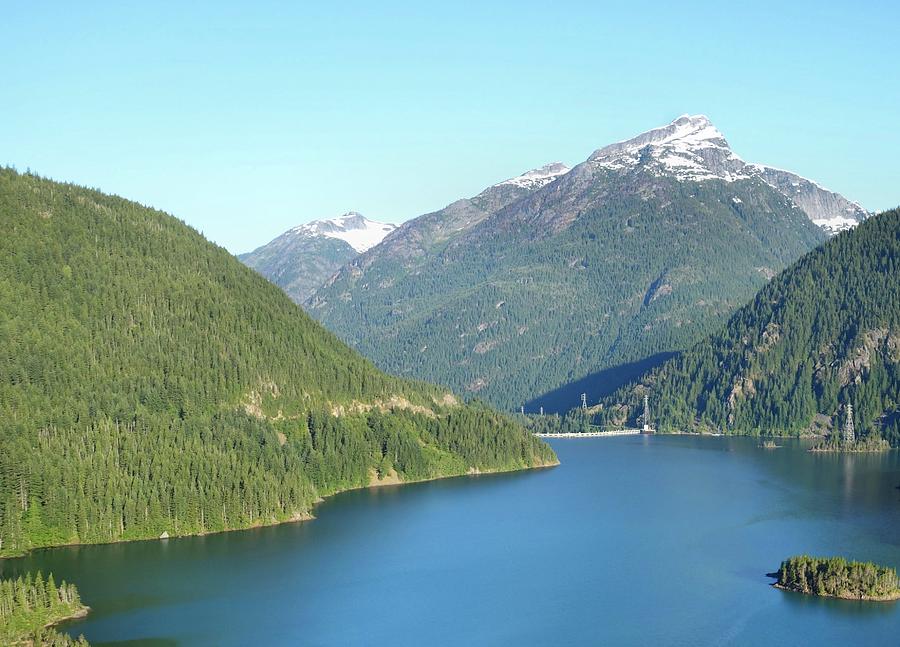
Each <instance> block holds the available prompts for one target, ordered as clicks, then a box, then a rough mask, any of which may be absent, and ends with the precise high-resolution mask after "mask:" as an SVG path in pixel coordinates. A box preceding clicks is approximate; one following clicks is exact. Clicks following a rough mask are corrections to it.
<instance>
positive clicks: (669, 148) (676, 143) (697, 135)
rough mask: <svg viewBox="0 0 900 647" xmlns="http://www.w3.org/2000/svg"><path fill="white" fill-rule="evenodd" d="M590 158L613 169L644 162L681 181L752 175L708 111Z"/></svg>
mask: <svg viewBox="0 0 900 647" xmlns="http://www.w3.org/2000/svg"><path fill="white" fill-rule="evenodd" d="M588 161H589V162H591V163H593V164H594V165H595V166H597V167H599V168H608V169H612V170H622V169H627V168H634V167H637V166H639V165H644V166H645V167H647V168H648V169H649V170H650V171H651V172H653V173H655V174H656V175H672V176H674V177H675V178H676V179H678V180H681V181H695V182H696V181H700V180H709V179H721V180H725V181H727V182H733V181H735V180H740V179H746V178H747V177H748V175H747V174H746V173H744V172H743V167H744V166H746V164H745V163H744V161H743V160H741V159H740V158H739V157H738V156H737V155H735V154H734V153H733V152H732V151H731V149H730V148H729V147H728V142H727V141H726V140H725V136H724V135H723V134H722V133H721V132H719V129H718V128H716V127H715V126H713V124H712V123H711V122H710V121H709V119H708V118H707V117H705V116H704V115H694V116H690V115H682V116H681V117H679V118H678V119H676V120H675V121H673V122H672V123H671V124H669V125H668V126H663V127H661V128H654V129H653V130H649V131H647V132H645V133H642V134H640V135H638V136H637V137H634V138H632V139H628V140H625V141H622V142H618V143H615V144H610V145H609V146H604V147H603V148H601V149H599V150H597V151H594V153H593V154H592V155H591V156H590V158H588Z"/></svg>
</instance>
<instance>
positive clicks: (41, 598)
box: [0, 573, 87, 647]
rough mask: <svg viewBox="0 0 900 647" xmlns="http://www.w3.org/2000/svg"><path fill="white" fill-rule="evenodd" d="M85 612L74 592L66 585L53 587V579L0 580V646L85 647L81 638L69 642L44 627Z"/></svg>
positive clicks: (75, 590) (74, 589)
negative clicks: (71, 646)
mask: <svg viewBox="0 0 900 647" xmlns="http://www.w3.org/2000/svg"><path fill="white" fill-rule="evenodd" d="M86 611H87V607H85V606H84V605H83V604H82V603H81V598H80V596H79V595H78V589H76V588H75V586H74V585H73V584H67V583H66V582H61V583H60V584H59V586H57V584H56V582H55V581H54V579H53V575H50V576H49V577H47V579H44V576H43V575H42V574H41V573H38V574H37V575H35V576H34V577H32V576H31V574H28V575H26V576H25V577H18V578H16V579H5V580H0V645H22V646H23V647H24V646H25V645H38V646H40V647H68V646H70V645H73V646H85V645H87V642H86V641H85V640H84V638H79V639H77V640H72V639H71V638H70V637H69V636H67V635H65V634H61V633H58V632H56V631H54V630H53V629H50V628H48V625H53V624H55V623H57V622H60V621H61V620H64V619H67V618H72V617H75V616H77V615H80V614H82V613H84V612H86Z"/></svg>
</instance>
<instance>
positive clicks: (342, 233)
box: [290, 211, 397, 253]
mask: <svg viewBox="0 0 900 647" xmlns="http://www.w3.org/2000/svg"><path fill="white" fill-rule="evenodd" d="M396 228H397V227H396V225H392V224H390V223H385V222H377V221H375V220H369V219H368V218H366V217H365V216H363V215H362V214H360V213H357V212H356V211H348V212H347V213H345V214H344V215H342V216H339V217H337V218H330V219H328V220H313V221H312V222H308V223H306V224H303V225H300V226H298V227H294V228H293V229H291V231H290V233H292V234H303V235H306V236H325V237H326V238H336V239H338V240H343V241H344V242H345V243H347V244H348V245H350V247H352V248H353V249H355V250H356V251H357V252H359V253H362V252H364V251H366V250H369V249H371V248H372V247H374V246H375V245H377V244H378V243H380V242H381V241H382V240H384V237H385V236H387V235H388V234H389V233H391V232H392V231H394V230H395V229H396Z"/></svg>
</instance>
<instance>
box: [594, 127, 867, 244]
mask: <svg viewBox="0 0 900 647" xmlns="http://www.w3.org/2000/svg"><path fill="white" fill-rule="evenodd" d="M586 164H587V165H590V166H591V167H592V168H594V169H596V170H598V171H600V172H604V171H606V172H609V171H626V172H627V171H629V170H632V169H639V170H642V171H644V172H647V173H650V174H651V175H654V176H657V177H672V178H674V179H676V180H679V181H682V182H687V181H694V182H698V181H703V180H724V181H726V182H735V181H737V180H751V179H755V180H761V181H763V182H765V183H766V184H769V185H770V186H772V187H773V188H774V189H776V190H777V191H778V192H779V193H782V194H783V195H785V196H786V197H788V198H789V199H790V200H792V201H793V202H794V204H795V205H797V207H798V208H800V209H802V210H803V211H804V212H806V214H807V215H808V216H809V218H810V220H812V221H813V222H814V223H815V224H816V225H818V226H819V227H821V228H822V229H824V230H825V231H826V232H827V233H828V234H835V233H838V232H839V231H843V230H844V229H849V228H850V227H853V226H854V225H856V224H857V223H858V222H859V221H861V220H863V219H865V218H866V217H867V216H868V213H867V212H866V211H865V209H863V208H862V207H860V206H859V205H858V204H856V203H855V202H850V201H849V200H847V199H845V198H844V197H843V196H841V195H839V194H837V193H834V192H832V191H828V190H827V189H823V188H822V187H820V186H819V185H818V184H816V183H815V182H813V181H811V180H807V179H805V178H802V177H800V176H799V175H796V174H794V173H790V172H788V171H782V170H779V169H775V168H772V167H769V166H762V165H760V164H748V163H747V162H745V161H744V160H742V159H741V158H740V157H738V156H737V155H735V154H734V152H733V151H732V150H731V148H730V147H729V145H728V141H727V140H726V139H725V136H724V135H723V134H722V133H721V132H720V131H719V129H718V128H716V127H715V126H714V125H713V124H712V122H711V121H710V120H709V118H707V117H706V116H704V115H682V116H681V117H678V119H676V120H675V121H673V122H672V123H670V124H668V125H666V126H662V127H660V128H654V129H653V130H648V131H647V132H645V133H642V134H640V135H638V136H637V137H633V138H631V139H628V140H625V141H621V142H618V143H615V144H610V145H609V146H604V147H603V148H600V149H598V150H596V151H594V153H593V154H592V155H591V156H590V157H589V158H588V160H587V162H586ZM735 204H738V203H735Z"/></svg>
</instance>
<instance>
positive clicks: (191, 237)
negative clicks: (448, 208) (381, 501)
mask: <svg viewBox="0 0 900 647" xmlns="http://www.w3.org/2000/svg"><path fill="white" fill-rule="evenodd" d="M0 217H2V222H3V228H4V235H3V236H2V237H0V306H2V307H0V555H6V554H16V553H20V552H22V551H24V550H28V549H29V548H33V547H36V546H48V545H57V544H64V543H73V542H108V541H117V540H122V539H136V538H147V537H157V536H159V535H160V534H162V533H163V532H167V533H169V534H170V535H175V534H188V533H197V532H210V531H216V530H224V529H230V528H241V527H248V526H253V525H259V524H263V523H271V522H276V521H281V520H287V519H293V518H298V517H302V516H305V515H308V514H309V511H310V509H311V507H312V505H313V503H314V502H315V501H316V500H317V499H318V498H319V497H320V496H322V495H325V494H329V493H333V492H336V491H339V490H342V489H346V488H349V487H357V486H363V485H367V484H368V483H369V481H370V479H371V478H372V477H373V474H385V473H387V472H389V471H391V470H394V471H396V472H397V473H398V474H399V475H400V477H401V478H403V479H406V480H411V479H423V478H431V477H436V476H443V475H451V474H462V473H466V472H467V471H468V470H470V469H472V468H475V469H478V470H481V471H490V470H500V469H514V468H520V467H528V466H533V465H537V464H543V463H545V462H548V461H553V460H555V459H554V456H553V453H552V451H551V450H550V449H549V447H547V446H546V445H543V444H542V443H539V442H538V441H536V440H535V439H534V438H531V437H530V436H529V435H528V434H526V433H525V432H524V430H523V429H522V428H521V427H519V426H518V425H517V424H515V423H513V422H512V421H510V420H508V419H507V418H505V417H503V416H501V415H500V414H497V413H496V412H493V411H491V410H488V409H486V408H484V407H464V406H460V405H458V404H456V402H455V400H454V399H453V398H452V396H449V395H448V394H447V393H446V392H445V391H443V390H441V389H438V388H436V387H432V386H429V385H426V384H422V383H416V382H411V381H408V380H401V379H398V378H395V377H391V376H389V375H386V374H384V373H382V372H380V371H378V370H377V369H375V368H374V367H373V365H372V364H371V363H370V362H368V361H367V360H365V359H364V358H362V357H361V356H360V355H359V354H357V353H356V352H354V351H352V350H350V349H349V348H347V347H346V346H345V345H344V344H342V343H340V342H339V341H338V340H337V338H336V337H334V336H333V335H332V334H330V333H329V332H327V331H326V330H324V329H323V328H322V327H321V326H320V325H318V324H316V323H315V322H313V321H312V320H311V319H310V318H309V317H308V316H307V315H306V314H304V313H303V312H302V311H301V310H300V309H299V308H298V307H297V306H296V305H294V304H293V303H291V302H290V300H289V299H288V298H287V297H286V296H285V295H284V294H283V293H282V292H281V291H280V290H278V288H276V287H274V286H272V285H271V284H269V283H268V282H267V281H265V279H263V278H262V277H260V276H258V275H257V274H256V273H254V272H253V271H252V270H249V269H248V268H246V267H244V266H242V265H241V264H240V263H239V262H238V261H237V260H236V259H235V258H233V257H232V256H231V255H230V254H228V253H227V252H226V251H225V250H223V249H221V248H219V247H217V246H215V245H213V244H211V243H209V242H207V241H206V240H205V239H203V237H202V236H200V234H198V233H197V232H196V231H194V230H192V229H190V228H189V227H187V226H185V225H184V224H183V223H181V222H179V221H178V220H176V219H175V218H172V217H171V216H168V215H166V214H164V213H161V212H158V211H155V210H153V209H149V208H146V207H142V206H140V205H137V204H135V203H133V202H129V201H127V200H124V199H121V198H118V197H113V196H108V195H103V194H101V193H99V192H97V191H92V190H87V189H83V188H80V187H76V186H72V185H66V184H60V183H56V182H52V181H49V180H45V179H41V178H39V177H35V176H33V175H23V174H19V173H17V172H15V171H13V170H9V169H5V170H0Z"/></svg>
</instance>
